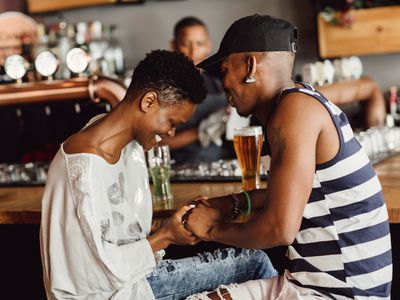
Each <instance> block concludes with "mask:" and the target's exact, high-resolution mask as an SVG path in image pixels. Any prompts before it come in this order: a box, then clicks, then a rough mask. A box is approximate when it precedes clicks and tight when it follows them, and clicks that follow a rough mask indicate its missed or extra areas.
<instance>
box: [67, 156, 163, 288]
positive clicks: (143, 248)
mask: <svg viewBox="0 0 400 300" xmlns="http://www.w3.org/2000/svg"><path fill="white" fill-rule="evenodd" d="M67 168H68V177H69V182H70V185H71V190H72V193H73V198H74V201H75V207H76V212H77V217H78V220H79V224H80V226H81V229H82V232H83V235H84V237H85V239H86V241H87V243H88V245H89V247H90V249H91V251H92V252H93V255H94V256H95V258H96V259H97V260H98V263H99V265H100V267H101V269H102V270H103V271H104V273H105V274H106V276H107V277H108V278H109V279H110V281H111V283H112V284H113V285H114V286H115V288H116V289H119V288H121V287H124V286H126V285H128V284H132V283H135V282H137V281H139V280H141V279H143V278H145V276H146V275H147V274H149V273H150V272H151V271H152V270H153V269H154V267H155V265H156V263H155V259H154V255H153V251H152V249H151V246H150V244H149V242H148V240H147V239H142V240H139V241H137V242H133V243H129V244H125V245H120V246H118V245H116V244H112V243H110V242H107V241H104V240H103V239H102V233H101V228H100V220H99V216H96V214H95V210H94V209H93V207H95V206H96V199H94V197H93V195H94V193H93V190H94V189H95V186H94V184H95V182H93V181H94V180H95V178H94V177H93V176H92V175H93V174H96V173H97V174H99V173H100V172H102V171H103V172H104V170H94V169H93V165H92V164H91V162H90V157H88V156H77V157H71V158H69V159H68V167H67ZM97 204H98V205H101V203H97Z"/></svg>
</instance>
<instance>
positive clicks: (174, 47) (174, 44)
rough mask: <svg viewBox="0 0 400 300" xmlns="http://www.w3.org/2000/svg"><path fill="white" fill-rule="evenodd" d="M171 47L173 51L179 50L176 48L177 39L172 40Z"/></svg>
mask: <svg viewBox="0 0 400 300" xmlns="http://www.w3.org/2000/svg"><path fill="white" fill-rule="evenodd" d="M169 47H170V48H171V51H176V49H177V48H178V47H176V40H175V39H172V40H171V41H170V42H169Z"/></svg>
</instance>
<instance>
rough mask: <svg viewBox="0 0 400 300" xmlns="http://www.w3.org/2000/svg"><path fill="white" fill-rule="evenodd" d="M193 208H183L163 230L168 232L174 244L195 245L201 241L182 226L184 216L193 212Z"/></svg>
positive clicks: (168, 236) (187, 206)
mask: <svg viewBox="0 0 400 300" xmlns="http://www.w3.org/2000/svg"><path fill="white" fill-rule="evenodd" d="M192 208H193V207H192V206H189V205H185V206H183V207H181V208H180V209H179V210H178V211H177V212H176V213H175V214H174V215H173V216H172V217H171V219H169V221H168V223H167V225H165V226H164V228H163V229H165V231H166V235H167V238H168V239H169V241H170V242H171V243H172V244H181V245H182V244H183V245H195V244H196V243H198V242H199V239H198V238H197V237H196V236H194V235H193V234H192V233H191V232H190V231H188V230H187V229H186V228H185V227H184V226H183V224H182V218H183V216H184V215H185V214H186V213H187V212H189V211H190V210H192Z"/></svg>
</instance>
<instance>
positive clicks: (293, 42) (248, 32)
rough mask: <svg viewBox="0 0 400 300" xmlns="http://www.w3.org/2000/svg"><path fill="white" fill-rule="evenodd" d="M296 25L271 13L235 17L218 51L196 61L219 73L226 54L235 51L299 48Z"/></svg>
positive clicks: (292, 50)
mask: <svg viewBox="0 0 400 300" xmlns="http://www.w3.org/2000/svg"><path fill="white" fill-rule="evenodd" d="M297 40H298V34H297V28H296V26H294V25H292V24H291V23H289V22H287V21H285V20H281V19H278V18H275V17H271V16H268V15H258V14H255V15H252V16H247V17H244V18H241V19H239V20H236V21H235V22H234V23H233V24H232V25H231V27H229V29H228V31H227V32H226V33H225V35H224V37H223V39H222V41H221V44H220V46H219V49H218V52H217V53H215V54H214V55H212V56H210V57H209V58H207V59H205V60H203V61H202V62H201V63H199V64H198V65H197V67H199V68H202V69H204V70H206V71H208V72H211V73H219V67H220V64H221V62H222V60H223V59H224V58H226V57H227V56H229V55H230V54H232V53H240V52H267V51H290V52H296V51H297Z"/></svg>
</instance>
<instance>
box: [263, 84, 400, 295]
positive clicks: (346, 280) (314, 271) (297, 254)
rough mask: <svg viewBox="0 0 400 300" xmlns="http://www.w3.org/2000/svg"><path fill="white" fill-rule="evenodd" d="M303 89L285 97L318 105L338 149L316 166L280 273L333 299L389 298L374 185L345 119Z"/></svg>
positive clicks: (388, 265) (387, 248)
mask: <svg viewBox="0 0 400 300" xmlns="http://www.w3.org/2000/svg"><path fill="white" fill-rule="evenodd" d="M303 86H304V88H293V89H291V90H287V91H286V93H290V92H302V93H305V94H307V95H310V96H312V97H313V98H315V99H317V100H318V101H319V102H320V103H322V104H323V105H324V106H325V107H326V108H327V110H328V111H329V113H330V115H331V118H332V120H333V121H334V123H335V126H336V128H337V130H338V133H339V136H340V144H341V145H340V150H339V153H338V155H337V156H336V157H335V158H334V159H332V160H331V161H329V162H327V163H324V164H322V165H317V166H316V172H315V175H314V183H313V189H312V192H311V195H310V198H309V201H308V203H307V205H306V208H305V210H304V215H303V220H302V223H301V227H300V231H299V232H298V234H297V236H296V239H295V242H294V243H293V244H292V245H291V246H289V248H288V252H287V258H288V269H287V271H286V272H288V274H289V276H290V278H292V281H293V282H294V283H295V284H297V285H299V286H302V287H308V288H312V289H315V290H318V291H320V292H323V293H325V294H326V295H329V296H331V297H333V298H335V299H357V300H361V299H376V300H378V299H380V300H382V299H389V298H390V286H391V279H392V254H391V242H390V233H389V223H388V214H387V209H386V205H385V202H384V199H383V194H382V188H381V185H380V183H379V180H378V178H377V176H376V174H375V171H374V169H373V168H372V166H371V163H370V161H369V159H368V157H367V155H366V154H365V152H364V150H363V149H362V148H361V146H360V144H359V143H358V142H357V141H356V139H355V138H354V135H353V131H352V129H351V127H350V125H349V122H348V120H347V117H346V115H345V114H344V113H343V112H342V111H341V110H340V109H339V108H338V107H337V106H335V105H334V104H333V103H331V102H329V101H328V100H327V99H326V98H325V97H323V96H322V95H321V94H320V93H319V92H317V91H316V90H315V89H314V88H313V87H311V86H309V85H307V84H303ZM267 146H268V145H267Z"/></svg>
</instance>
